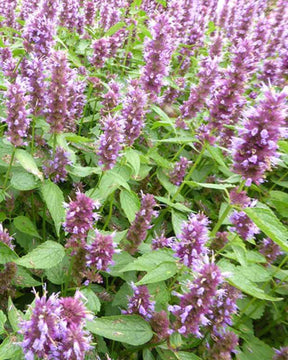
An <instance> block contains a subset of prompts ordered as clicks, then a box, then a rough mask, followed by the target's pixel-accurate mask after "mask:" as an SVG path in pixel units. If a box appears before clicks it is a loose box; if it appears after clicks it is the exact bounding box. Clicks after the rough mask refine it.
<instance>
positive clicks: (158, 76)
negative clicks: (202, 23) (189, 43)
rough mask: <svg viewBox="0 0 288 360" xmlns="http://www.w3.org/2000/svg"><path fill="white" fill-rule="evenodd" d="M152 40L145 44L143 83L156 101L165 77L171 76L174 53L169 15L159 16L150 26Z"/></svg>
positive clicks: (144, 87)
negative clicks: (170, 67)
mask: <svg viewBox="0 0 288 360" xmlns="http://www.w3.org/2000/svg"><path fill="white" fill-rule="evenodd" d="M149 30H150V32H151V34H152V39H147V40H146V41H145V43H144V60H145V63H146V64H145V66H144V68H143V72H142V76H141V83H142V86H143V89H144V90H146V91H147V92H148V93H150V96H151V97H152V98H153V99H154V98H156V97H157V95H158V94H159V92H160V90H161V87H162V86H163V77H165V76H167V75H168V74H169V64H170V60H171V55H172V51H173V45H172V37H171V33H172V26H171V23H170V18H169V17H168V15H167V14H159V15H157V16H155V17H154V19H153V20H152V21H151V22H150V24H149Z"/></svg>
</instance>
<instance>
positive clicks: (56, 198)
mask: <svg viewBox="0 0 288 360" xmlns="http://www.w3.org/2000/svg"><path fill="white" fill-rule="evenodd" d="M41 192H42V195H43V199H44V201H45V203H46V205H47V208H48V210H49V212H50V214H51V217H52V219H53V221H54V224H55V230H56V234H57V236H59V232H60V227H61V224H62V223H63V221H64V217H65V209H64V206H63V203H64V196H63V193H62V191H61V190H60V188H59V187H58V186H57V185H56V184H54V183H53V182H52V181H49V180H46V181H45V182H44V183H43V185H42V186H41Z"/></svg>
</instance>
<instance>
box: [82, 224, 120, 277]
mask: <svg viewBox="0 0 288 360" xmlns="http://www.w3.org/2000/svg"><path fill="white" fill-rule="evenodd" d="M114 247H115V246H114V244H113V236H112V235H103V234H101V233H100V232H98V231H96V235H95V239H94V241H93V242H92V243H91V244H90V245H86V250H87V255H86V265H87V267H88V268H90V269H93V270H95V271H107V270H108V267H109V266H110V265H112V264H113V261H112V257H113V254H114V252H115V250H114Z"/></svg>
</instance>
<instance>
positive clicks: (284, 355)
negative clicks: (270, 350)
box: [273, 346, 288, 360]
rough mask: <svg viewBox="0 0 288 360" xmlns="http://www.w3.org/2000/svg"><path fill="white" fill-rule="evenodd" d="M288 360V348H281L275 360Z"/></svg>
mask: <svg viewBox="0 0 288 360" xmlns="http://www.w3.org/2000/svg"><path fill="white" fill-rule="evenodd" d="M287 359H288V346H285V347H281V348H280V349H279V350H275V355H274V357H273V360H287Z"/></svg>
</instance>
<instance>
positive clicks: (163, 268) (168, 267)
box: [135, 262, 177, 286]
mask: <svg viewBox="0 0 288 360" xmlns="http://www.w3.org/2000/svg"><path fill="white" fill-rule="evenodd" d="M176 273H177V266H176V264H175V263H174V262H164V263H163V264H160V265H159V266H157V267H156V268H155V269H153V270H152V271H149V272H148V274H146V275H145V276H143V278H142V279H141V280H140V281H138V282H137V283H136V284H135V285H137V286H138V285H143V284H152V283H157V282H159V281H164V280H167V279H170V278H171V277H172V276H174V275H175V274H176Z"/></svg>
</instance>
